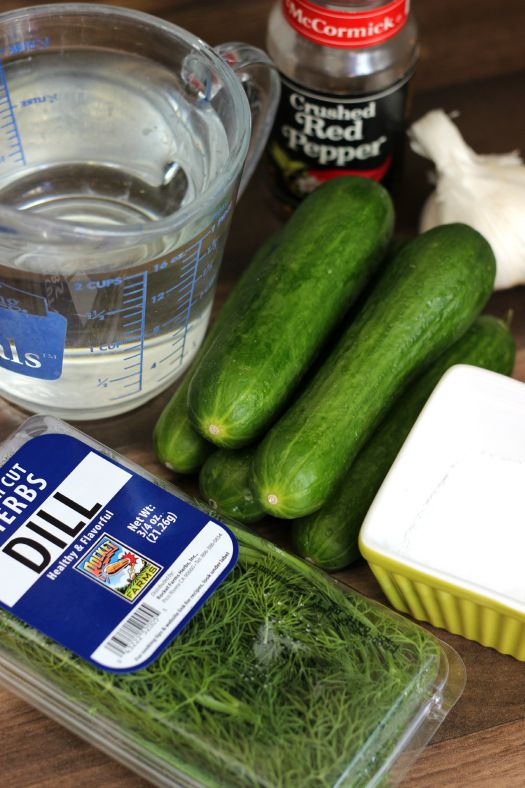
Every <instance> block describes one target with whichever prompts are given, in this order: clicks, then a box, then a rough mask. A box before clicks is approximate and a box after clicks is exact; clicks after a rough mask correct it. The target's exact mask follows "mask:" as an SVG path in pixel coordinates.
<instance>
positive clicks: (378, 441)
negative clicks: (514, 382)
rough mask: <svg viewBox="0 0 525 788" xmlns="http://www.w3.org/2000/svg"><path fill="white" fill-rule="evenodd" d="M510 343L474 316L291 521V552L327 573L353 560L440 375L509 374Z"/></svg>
mask: <svg viewBox="0 0 525 788" xmlns="http://www.w3.org/2000/svg"><path fill="white" fill-rule="evenodd" d="M515 355H516V345H515V342H514V339H513V337H512V334H511V332H510V330H509V328H508V326H507V325H506V324H505V323H503V322H502V321H501V320H498V319H496V318H495V317H490V316H489V315H484V316H482V317H479V318H478V319H477V320H476V321H475V322H474V323H473V324H472V325H471V327H470V328H469V329H468V331H467V333H466V334H464V335H463V336H462V337H461V339H459V340H458V341H457V342H456V343H455V344H454V345H452V347H451V348H449V349H448V350H446V351H445V352H444V353H442V354H441V355H440V356H439V358H438V359H437V361H435V362H434V364H432V366H431V367H430V368H429V369H428V370H427V371H426V372H425V373H424V374H423V375H422V376H421V377H419V378H418V379H417V380H416V381H414V383H412V385H411V386H410V387H409V388H408V389H406V390H405V392H404V393H403V394H402V396H401V397H400V398H399V399H398V400H396V403H395V404H394V407H393V408H392V409H391V410H389V411H388V413H387V415H386V417H385V418H384V419H383V421H382V422H381V423H380V425H379V427H378V428H377V429H376V430H375V431H374V433H373V435H372V437H371V438H370V440H369V441H368V442H367V443H366V444H365V446H364V447H363V448H362V449H361V451H360V452H359V454H358V455H357V457H356V459H355V461H354V463H353V464H352V466H351V468H350V470H349V471H348V473H347V474H345V476H344V478H343V480H342V481H341V482H340V483H339V485H338V486H337V488H336V490H335V492H334V494H333V495H332V496H331V498H330V499H329V500H328V501H327V503H326V504H325V505H324V506H323V507H322V508H321V509H319V511H317V512H315V513H314V514H311V515H309V516H308V517H303V518H301V519H299V520H295V521H294V523H293V526H292V540H293V545H294V548H295V550H296V551H297V552H298V553H299V555H301V556H302V557H303V558H307V559H308V560H310V561H311V562H312V563H314V564H317V566H320V567H322V568H323V569H326V570H327V571H337V570H339V569H343V568H344V567H345V566H347V565H348V564H350V563H352V561H355V560H356V559H357V558H359V550H358V547H357V539H358V536H359V530H360V528H361V524H362V522H363V520H364V518H365V515H366V513H367V511H368V509H369V508H370V506H371V504H372V501H373V500H374V498H375V495H376V493H377V491H378V490H379V488H380V486H381V484H382V483H383V480H384V478H385V476H386V475H387V473H388V471H389V469H390V466H391V465H392V463H393V462H394V460H395V458H396V456H397V454H398V452H399V450H400V449H401V447H402V445H403V443H404V442H405V439H406V437H407V435H408V433H409V432H410V430H411V429H412V427H413V425H414V422H415V421H416V419H417V417H418V415H419V413H420V411H421V410H422V408H423V406H424V405H425V403H426V401H427V399H428V398H429V397H430V395H431V394H432V391H433V390H434V388H435V386H436V385H437V383H438V382H439V380H440V378H441V377H442V375H444V373H445V372H446V371H447V369H449V368H450V367H452V366H453V365H454V364H471V365H473V366H476V367H482V368H483V369H490V370H492V371H493V372H500V373H501V374H502V375H510V374H511V373H512V369H513V366H514V358H515Z"/></svg>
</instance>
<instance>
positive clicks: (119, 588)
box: [75, 534, 162, 602]
mask: <svg viewBox="0 0 525 788" xmlns="http://www.w3.org/2000/svg"><path fill="white" fill-rule="evenodd" d="M75 569H76V570H77V571H78V572H80V573H81V574H83V575H87V576H88V577H89V578H90V579H91V580H94V581H95V583H100V585H102V586H104V588H107V589H108V591H113V593H115V594H118V595H119V596H122V597H124V599H126V600H127V601H128V602H134V601H135V599H137V597H138V596H140V594H142V592H143V591H144V589H145V588H146V587H147V586H148V585H149V584H150V583H151V581H152V580H153V578H154V577H156V576H157V575H158V573H159V572H160V570H161V569H162V567H161V566H159V565H158V564H155V563H153V561H150V559H149V558H146V557H145V556H143V555H141V554H140V553H137V552H136V551H135V550H132V549H131V548H130V547H128V546H127V545H125V544H124V543H123V542H119V541H118V540H117V539H115V538H114V537H113V536H108V534H104V535H103V536H101V538H100V539H99V540H98V542H97V543H96V545H95V546H94V547H93V548H91V550H90V551H89V553H87V555H85V556H83V557H82V558H81V559H80V561H78V562H77V563H76V564H75Z"/></svg>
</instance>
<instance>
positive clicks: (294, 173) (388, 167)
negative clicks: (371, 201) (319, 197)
mask: <svg viewBox="0 0 525 788" xmlns="http://www.w3.org/2000/svg"><path fill="white" fill-rule="evenodd" d="M410 76H411V74H408V75H407V76H406V77H405V78H404V79H403V80H401V81H399V82H397V83H395V84H394V85H392V86H391V87H390V88H388V89H386V90H383V91H381V92H378V93H375V94H373V95H368V96H362V95H361V96H358V97H356V96H346V97H341V96H333V95H330V94H327V93H321V92H315V91H312V90H308V89H306V88H304V87H302V86H301V85H299V84H297V83H296V82H292V80H290V79H288V78H287V77H284V76H282V75H281V81H282V94H281V102H280V105H279V109H278V112H277V117H276V121H275V125H274V128H273V131H272V135H271V138H270V142H269V146H268V150H269V155H270V159H271V162H272V164H273V169H274V177H275V179H276V185H277V187H278V191H279V192H282V193H284V194H285V195H287V196H288V197H291V198H292V199H294V200H298V199H302V198H303V197H305V196H306V195H307V194H309V193H310V192H312V191H313V190H314V189H315V188H317V186H319V185H320V184H321V183H324V181H327V180H330V179H331V178H335V177H337V176H340V175H358V176H362V177H365V178H372V179H373V180H375V181H379V182H384V183H385V184H386V185H389V181H390V180H391V177H392V175H393V173H394V170H395V169H396V166H397V164H398V160H399V158H400V155H401V150H402V147H403V136H404V130H405V124H406V115H407V96H408V81H409V79H410Z"/></svg>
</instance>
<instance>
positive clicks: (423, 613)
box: [360, 366, 525, 661]
mask: <svg viewBox="0 0 525 788" xmlns="http://www.w3.org/2000/svg"><path fill="white" fill-rule="evenodd" d="M524 502H525V384H523V383H521V382H519V381H516V380H512V379H510V378H507V377H505V376H503V375H498V374H496V373H493V372H487V371H486V370H481V369H478V368H476V367H469V366H456V367H453V368H452V369H451V370H449V371H448V372H447V373H446V374H445V375H444V376H443V378H442V380H441V381H440V383H439V384H438V386H437V387H436V389H435V391H434V393H433V394H432V396H431V397H430V399H429V401H428V403H427V405H426V406H425V408H424V409H423V411H422V413H421V415H420V416H419V418H418V420H417V422H416V423H415V425H414V427H413V429H412V431H411V433H410V435H409V437H408V438H407V440H406V442H405V445H404V446H403V449H402V450H401V452H400V453H399V455H398V457H397V459H396V461H395V463H394V465H393V466H392V468H391V470H390V472H389V474H388V476H387V477H386V479H385V481H384V483H383V485H382V487H381V489H380V491H379V493H378V494H377V496H376V498H375V501H374V503H373V505H372V507H371V508H370V511H369V513H368V515H367V517H366V519H365V522H364V524H363V527H362V530H361V535H360V548H361V552H362V553H363V555H364V556H365V558H366V559H367V560H368V562H369V564H370V566H371V568H372V570H373V572H374V573H375V575H376V577H377V578H378V580H379V582H380V584H381V586H382V588H383V590H384V592H385V594H386V595H387V596H388V598H389V600H390V602H391V603H392V604H393V605H394V607H396V608H398V609H399V610H402V611H404V612H408V613H411V614H412V615H413V616H414V617H415V618H418V619H423V620H427V621H430V622H431V623H432V624H434V625H435V626H438V627H442V628H445V629H448V630H449V631H451V632H453V633H455V634H461V635H464V636H465V637H467V638H470V639H472V640H476V641H478V642H480V643H483V644H484V645H487V646H492V647H494V648H496V649H498V650H499V651H502V652H503V653H506V654H512V655H513V656H515V657H517V658H518V659H521V660H524V661H525V571H524V563H525V507H524V506H523V503H524Z"/></svg>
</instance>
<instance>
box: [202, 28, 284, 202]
mask: <svg viewBox="0 0 525 788" xmlns="http://www.w3.org/2000/svg"><path fill="white" fill-rule="evenodd" d="M215 51H216V52H217V53H218V54H219V55H220V56H221V57H222V58H223V60H225V61H226V62H227V63H228V65H229V66H230V67H231V68H232V69H233V70H234V71H235V73H236V74H237V76H238V77H239V79H240V81H241V83H242V86H243V88H244V90H245V92H246V95H247V97H248V101H249V104H250V109H251V111H252V134H251V141H250V147H249V148H248V155H247V157H246V162H245V164H244V170H243V174H242V178H241V183H240V186H239V195H241V194H242V193H243V191H244V189H245V188H246V186H247V184H248V181H249V180H250V178H251V176H252V175H253V171H254V169H255V167H256V165H257V162H258V161H259V159H260V158H261V154H262V152H263V150H264V146H265V145H266V142H267V140H268V136H269V134H270V131H271V128H272V126H273V122H274V120H275V113H276V112H277V105H278V103H279V97H280V95H281V83H280V80H279V74H278V73H277V69H276V67H275V66H274V64H273V63H272V61H271V60H270V58H269V57H268V55H267V54H266V52H263V51H262V49H258V48H257V47H252V46H250V45H249V44H243V43H240V42H238V41H231V42H229V43H228V44H220V45H219V46H218V47H215Z"/></svg>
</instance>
